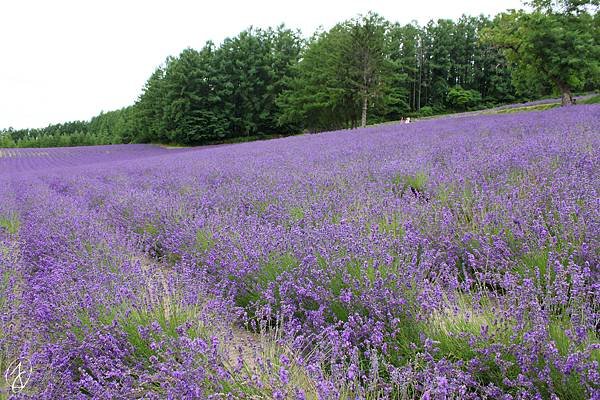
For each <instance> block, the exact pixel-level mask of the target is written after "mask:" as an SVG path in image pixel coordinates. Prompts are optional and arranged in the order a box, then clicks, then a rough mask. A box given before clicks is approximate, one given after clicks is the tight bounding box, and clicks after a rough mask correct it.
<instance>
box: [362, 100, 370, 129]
mask: <svg viewBox="0 0 600 400" xmlns="http://www.w3.org/2000/svg"><path fill="white" fill-rule="evenodd" d="M368 106H369V99H368V97H367V95H366V93H365V94H364V95H363V106H362V116H361V119H360V126H361V127H362V128H364V127H365V126H367V107H368Z"/></svg>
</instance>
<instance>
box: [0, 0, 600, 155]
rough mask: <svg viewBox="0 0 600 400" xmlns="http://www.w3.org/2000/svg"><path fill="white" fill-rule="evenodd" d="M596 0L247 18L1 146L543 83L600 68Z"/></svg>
mask: <svg viewBox="0 0 600 400" xmlns="http://www.w3.org/2000/svg"><path fill="white" fill-rule="evenodd" d="M599 38H600V23H599V18H598V13H597V1H596V0H591V1H579V0H566V1H559V2H550V1H547V0H536V1H534V2H533V3H532V9H531V10H530V11H524V10H508V11H506V12H504V13H501V14H499V15H497V16H495V17H494V18H489V17H485V16H478V17H472V16H466V15H463V16H462V17H461V18H459V19H458V20H456V21H452V20H448V19H441V20H437V21H429V23H427V24H426V25H424V26H420V25H418V24H417V23H410V24H406V25H401V24H399V23H394V22H392V21H388V20H386V19H384V18H383V17H381V16H379V15H378V14H376V13H373V12H370V13H368V14H366V15H361V16H358V17H356V18H354V19H351V20H348V21H343V22H340V23H338V24H336V25H335V26H333V27H332V28H331V29H329V30H319V31H317V32H315V33H314V34H312V36H310V37H308V38H306V37H303V36H302V34H301V32H299V31H297V30H293V29H290V28H288V27H285V26H284V25H281V26H278V27H275V28H266V29H261V28H254V27H250V28H248V29H246V30H244V31H242V32H241V33H239V34H238V35H237V36H235V37H232V38H227V39H225V40H224V41H223V42H222V43H220V44H215V43H213V42H210V41H209V42H207V43H206V44H205V45H204V46H203V47H202V48H199V49H193V48H187V49H184V50H183V51H182V52H181V53H180V54H179V55H178V56H175V57H174V56H169V57H168V58H167V59H166V60H165V61H164V63H163V64H162V65H160V66H159V67H158V68H156V70H155V72H154V73H153V74H152V75H151V76H150V77H149V78H148V80H147V82H146V84H145V86H144V87H143V88H142V90H141V93H140V95H139V97H138V99H137V101H136V102H135V104H133V105H130V106H128V107H125V108H122V109H120V110H116V111H110V112H102V113H100V114H99V115H97V116H95V117H94V118H92V119H91V120H90V121H73V122H66V123H61V124H55V125H50V126H48V127H46V128H40V129H12V128H8V129H3V130H0V147H54V146H80V145H95V144H114V143H165V144H180V145H201V144H208V143H219V142H227V141H245V140H254V139H259V138H269V137H275V136H282V135H291V134H296V133H302V132H319V131H327V130H335V129H345V128H356V127H361V126H366V125H368V124H374V123H381V122H386V121H395V120H399V119H401V118H405V117H412V118H415V117H417V118H418V117H427V116H432V115H435V114H443V113H451V112H460V111H468V110H477V109H484V108H489V107H493V106H496V105H501V104H508V103H514V102H520V101H526V100H532V99H538V98H542V97H544V96H552V95H554V96H560V97H561V98H562V104H563V105H570V104H572V103H573V102H574V100H573V93H574V92H576V91H593V90H595V89H596V88H597V87H598V82H600V78H599V76H600V62H599V60H600V43H599Z"/></svg>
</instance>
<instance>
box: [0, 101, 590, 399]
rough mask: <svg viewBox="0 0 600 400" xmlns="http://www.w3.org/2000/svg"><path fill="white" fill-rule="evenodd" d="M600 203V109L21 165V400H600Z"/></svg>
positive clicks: (4, 340)
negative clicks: (24, 374)
mask: <svg viewBox="0 0 600 400" xmlns="http://www.w3.org/2000/svg"><path fill="white" fill-rule="evenodd" d="M599 192H600V106H597V105H590V106H583V105H582V106H577V107H564V108H560V109H552V110H548V111H543V112H532V113H518V114H507V115H482V116H474V117H463V118H440V119H436V120H430V121H421V122H416V123H413V124H408V125H404V124H403V125H385V126H379V127H373V128H366V129H356V130H352V131H339V132H329V133H323V134H316V135H302V136H295V137H289V138H285V139H276V140H270V141H263V142H254V143H245V144H237V145H229V146H222V147H212V148H210V147H209V148H181V149H164V148H160V147H156V146H150V145H115V146H98V147H87V148H69V149H65V148H56V149H23V150H15V149H10V150H8V149H0V315H1V318H0V370H2V371H5V370H7V368H9V366H10V365H11V363H13V365H14V361H15V360H20V361H21V362H22V363H23V365H27V366H29V365H30V366H31V370H32V373H31V376H30V377H29V380H28V381H27V382H26V384H23V385H18V383H19V382H15V381H14V380H11V376H10V375H9V377H8V378H7V379H4V377H2V378H0V379H2V381H1V384H2V392H0V398H8V397H10V398H15V399H59V398H60V399H71V398H73V399H88V398H93V399H138V398H139V399H142V398H143V399H205V398H208V399H317V398H318V399H483V398H489V399H600V372H599V370H600V366H599V363H600V340H599V339H600V336H599V335H600V302H599V299H600V270H599V268H600V195H599V194H600V193H599ZM9 369H10V368H9ZM26 372H27V371H26ZM15 383H17V384H15Z"/></svg>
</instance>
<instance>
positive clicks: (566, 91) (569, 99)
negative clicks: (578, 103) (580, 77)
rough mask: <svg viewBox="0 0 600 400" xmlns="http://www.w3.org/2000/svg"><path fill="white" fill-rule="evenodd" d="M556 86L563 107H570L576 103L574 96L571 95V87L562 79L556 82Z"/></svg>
mask: <svg viewBox="0 0 600 400" xmlns="http://www.w3.org/2000/svg"><path fill="white" fill-rule="evenodd" d="M556 85H557V86H558V89H559V90H560V97H561V105H563V106H570V105H573V104H575V102H574V101H573V94H572V93H571V88H570V87H569V85H567V84H566V83H565V82H563V81H561V80H560V79H557V80H556Z"/></svg>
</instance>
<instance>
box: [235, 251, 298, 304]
mask: <svg viewBox="0 0 600 400" xmlns="http://www.w3.org/2000/svg"><path fill="white" fill-rule="evenodd" d="M299 264H300V262H299V261H298V260H297V259H296V258H295V257H294V256H293V255H292V254H290V253H271V254H270V255H269V257H268V259H267V260H266V261H265V262H264V263H263V264H262V265H261V266H260V268H259V270H258V271H256V272H255V273H253V274H251V275H250V276H246V277H244V288H243V289H242V290H241V292H240V293H238V294H237V296H235V303H236V305H237V306H239V307H243V308H244V309H246V310H247V311H248V312H249V313H250V314H254V312H253V308H254V306H255V305H256V303H257V302H258V301H259V300H260V298H261V297H262V296H261V291H262V290H265V289H267V288H268V286H269V284H271V283H276V281H277V278H278V277H279V276H280V275H282V274H283V273H285V272H288V271H291V270H292V269H294V268H296V267H297V266H298V265H299ZM234 279H235V278H234ZM274 290H275V296H276V297H277V296H278V288H277V285H275V288H274Z"/></svg>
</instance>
